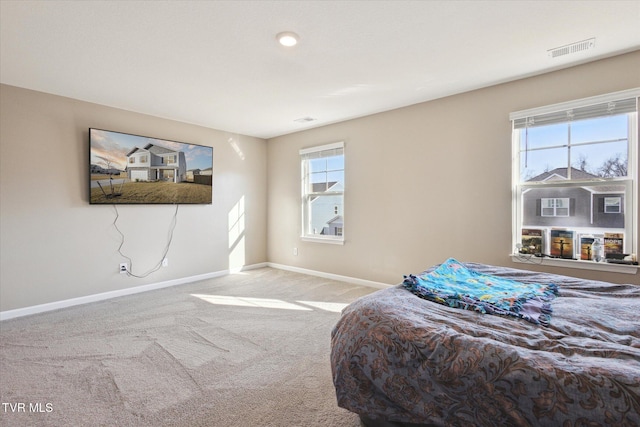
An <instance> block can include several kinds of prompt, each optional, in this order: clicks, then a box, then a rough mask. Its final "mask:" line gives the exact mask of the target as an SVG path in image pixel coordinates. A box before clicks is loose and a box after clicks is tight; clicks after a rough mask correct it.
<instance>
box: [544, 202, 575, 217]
mask: <svg viewBox="0 0 640 427" xmlns="http://www.w3.org/2000/svg"><path fill="white" fill-rule="evenodd" d="M558 200H561V202H560V203H558ZM548 201H552V202H551V205H552V206H548V203H547V206H545V202H548ZM545 209H553V213H552V214H551V215H545ZM558 209H566V210H567V214H566V215H564V214H561V213H558ZM570 210H571V208H570V199H569V198H568V197H551V198H544V197H543V198H542V199H540V215H541V216H549V217H554V216H562V217H567V216H569V212H570Z"/></svg>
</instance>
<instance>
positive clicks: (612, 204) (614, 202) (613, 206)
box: [604, 197, 622, 213]
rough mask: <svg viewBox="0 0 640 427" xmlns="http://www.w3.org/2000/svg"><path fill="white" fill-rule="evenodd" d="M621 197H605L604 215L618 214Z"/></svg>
mask: <svg viewBox="0 0 640 427" xmlns="http://www.w3.org/2000/svg"><path fill="white" fill-rule="evenodd" d="M621 201H622V197H605V198H604V213H620V212H622V211H621V210H620V205H621Z"/></svg>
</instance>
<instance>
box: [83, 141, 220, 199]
mask: <svg viewBox="0 0 640 427" xmlns="http://www.w3.org/2000/svg"><path fill="white" fill-rule="evenodd" d="M89 145H90V150H89V151H90V166H89V168H90V170H89V177H90V180H89V181H90V183H89V188H90V192H91V195H90V203H91V204H114V203H117V204H211V202H212V199H213V148H212V147H206V146H203V145H196V144H187V143H183V142H176V141H169V140H163V139H156V138H149V137H144V136H139V135H130V134H125V133H119V132H112V131H106V130H100V129H89Z"/></svg>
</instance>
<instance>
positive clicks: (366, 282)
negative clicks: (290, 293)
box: [267, 262, 393, 289]
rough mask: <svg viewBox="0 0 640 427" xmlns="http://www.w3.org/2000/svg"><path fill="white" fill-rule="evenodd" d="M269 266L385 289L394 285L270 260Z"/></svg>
mask: <svg viewBox="0 0 640 427" xmlns="http://www.w3.org/2000/svg"><path fill="white" fill-rule="evenodd" d="M267 266H268V267H273V268H278V269H280V270H287V271H293V272H295V273H302V274H308V275H310V276H318V277H324V278H325V279H331V280H339V281H341V282H347V283H353V284H354V285H362V286H368V287H370V288H377V289H384V288H388V287H390V286H393V285H390V284H388V283H382V282H374V281H372V280H364V279H358V278H356V277H349V276H341V275H339V274H333V273H325V272H323V271H316V270H307V269H306V268H300V267H292V266H290V265H284V264H276V263H273V262H268V263H267Z"/></svg>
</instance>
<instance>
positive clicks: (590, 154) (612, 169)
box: [571, 141, 628, 178]
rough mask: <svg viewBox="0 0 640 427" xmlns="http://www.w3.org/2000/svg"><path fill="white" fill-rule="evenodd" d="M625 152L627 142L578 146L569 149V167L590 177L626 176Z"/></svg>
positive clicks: (626, 156)
mask: <svg viewBox="0 0 640 427" xmlns="http://www.w3.org/2000/svg"><path fill="white" fill-rule="evenodd" d="M627 150H628V143H627V141H616V142H607V143H602V144H590V145H579V146H576V147H573V148H572V149H571V152H572V154H571V166H573V167H574V168H576V169H579V170H581V171H584V172H586V173H588V174H590V175H591V176H592V177H609V178H610V177H617V176H627V174H628V167H627V166H628V165H627V159H628V155H627ZM586 178H589V177H588V176H587V177H586Z"/></svg>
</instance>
